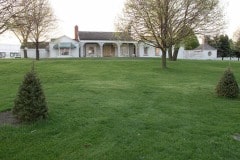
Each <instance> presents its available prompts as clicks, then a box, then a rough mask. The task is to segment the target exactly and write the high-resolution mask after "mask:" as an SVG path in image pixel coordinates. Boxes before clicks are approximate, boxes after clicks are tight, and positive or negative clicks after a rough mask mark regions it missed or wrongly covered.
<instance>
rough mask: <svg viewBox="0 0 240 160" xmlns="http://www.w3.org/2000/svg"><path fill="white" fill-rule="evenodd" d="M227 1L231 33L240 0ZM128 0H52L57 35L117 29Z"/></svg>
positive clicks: (0, 38)
mask: <svg viewBox="0 0 240 160" xmlns="http://www.w3.org/2000/svg"><path fill="white" fill-rule="evenodd" d="M222 1H223V2H224V7H225V12H226V19H227V23H228V25H227V27H228V28H227V29H226V34H228V35H229V36H230V37H232V35H233V32H234V31H236V29H237V28H238V27H240V9H239V6H240V0H222ZM124 2H125V0H50V3H51V5H52V7H53V9H54V12H55V15H56V16H57V19H58V20H59V21H58V24H59V28H58V29H57V30H56V31H57V32H56V35H55V36H54V37H52V38H56V37H59V36H62V35H67V36H69V37H71V38H74V26H75V25H78V27H79V30H80V31H114V22H115V21H116V18H117V16H118V14H119V13H121V11H122V8H123V6H124ZM0 43H7V44H9V43H19V42H18V40H17V39H16V38H15V36H14V35H12V34H9V33H6V34H4V35H0Z"/></svg>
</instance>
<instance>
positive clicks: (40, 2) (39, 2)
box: [26, 0, 56, 60]
mask: <svg viewBox="0 0 240 160" xmlns="http://www.w3.org/2000/svg"><path fill="white" fill-rule="evenodd" d="M31 2H32V3H31V8H30V14H29V15H28V16H29V21H30V22H31V23H30V24H31V32H30V34H29V39H30V40H31V41H32V42H34V43H35V47H36V60H39V57H40V55H39V42H40V41H44V40H46V39H47V38H48V35H49V34H50V31H52V30H53V29H54V28H56V18H55V16H54V14H53V10H52V8H51V6H50V3H49V1H48V0H31ZM29 27H30V26H29ZM26 29H27V28H26Z"/></svg>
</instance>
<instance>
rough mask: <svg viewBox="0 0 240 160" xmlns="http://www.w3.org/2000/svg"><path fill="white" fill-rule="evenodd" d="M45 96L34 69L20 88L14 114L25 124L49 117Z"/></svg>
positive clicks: (26, 76)
mask: <svg viewBox="0 0 240 160" xmlns="http://www.w3.org/2000/svg"><path fill="white" fill-rule="evenodd" d="M47 113H48V108H47V103H46V99H45V95H44V92H43V89H42V86H41V83H40V79H39V78H38V77H37V74H36V72H35V71H34V67H33V68H32V70H31V71H30V72H28V73H27V74H26V75H25V77H24V80H23V82H22V84H21V85H20V87H19V91H18V94H17V97H16V99H15V101H14V107H13V114H14V115H16V117H17V118H18V119H19V120H21V121H24V122H32V121H37V120H39V119H44V118H46V117H47Z"/></svg>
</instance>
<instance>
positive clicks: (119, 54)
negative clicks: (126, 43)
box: [116, 43, 122, 57]
mask: <svg viewBox="0 0 240 160" xmlns="http://www.w3.org/2000/svg"><path fill="white" fill-rule="evenodd" d="M121 45H122V43H117V50H118V51H117V55H116V57H121Z"/></svg>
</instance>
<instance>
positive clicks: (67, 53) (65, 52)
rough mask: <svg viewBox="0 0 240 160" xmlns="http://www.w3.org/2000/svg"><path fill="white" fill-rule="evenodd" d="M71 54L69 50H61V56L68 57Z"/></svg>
mask: <svg viewBox="0 0 240 160" xmlns="http://www.w3.org/2000/svg"><path fill="white" fill-rule="evenodd" d="M69 53H70V50H69V48H61V49H60V54H61V56H67V55H69Z"/></svg>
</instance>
